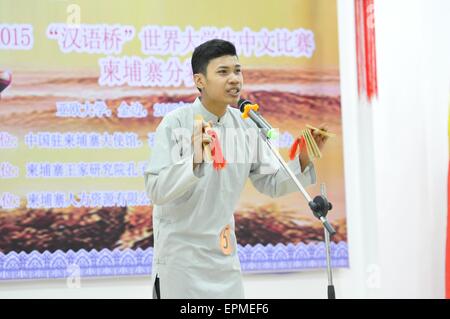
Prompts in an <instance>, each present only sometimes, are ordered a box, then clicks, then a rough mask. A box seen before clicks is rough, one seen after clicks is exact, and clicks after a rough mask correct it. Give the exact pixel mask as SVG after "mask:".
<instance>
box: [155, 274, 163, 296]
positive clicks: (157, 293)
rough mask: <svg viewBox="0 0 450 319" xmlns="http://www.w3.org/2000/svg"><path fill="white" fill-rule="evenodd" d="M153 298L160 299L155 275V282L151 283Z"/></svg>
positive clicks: (157, 278)
mask: <svg viewBox="0 0 450 319" xmlns="http://www.w3.org/2000/svg"><path fill="white" fill-rule="evenodd" d="M153 299H161V292H160V288H159V277H158V276H156V279H155V283H154V285H153Z"/></svg>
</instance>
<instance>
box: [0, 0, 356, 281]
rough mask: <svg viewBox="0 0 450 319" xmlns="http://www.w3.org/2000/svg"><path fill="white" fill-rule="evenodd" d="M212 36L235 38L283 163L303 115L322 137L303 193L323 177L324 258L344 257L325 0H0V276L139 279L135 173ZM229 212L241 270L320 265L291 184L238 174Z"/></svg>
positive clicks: (140, 182) (147, 204) (331, 43)
mask: <svg viewBox="0 0 450 319" xmlns="http://www.w3.org/2000/svg"><path fill="white" fill-rule="evenodd" d="M211 38H222V39H226V40H230V41H232V42H233V43H234V44H235V45H236V46H237V48H238V53H239V56H240V61H241V63H242V65H243V74H244V81H245V85H244V92H243V96H244V97H246V98H248V99H251V100H253V101H257V102H259V104H260V106H261V112H262V114H263V115H264V116H265V117H266V119H267V120H268V121H269V122H270V123H271V124H272V125H273V126H274V127H278V128H279V129H280V133H281V134H280V139H279V141H278V143H279V147H280V150H281V153H282V155H283V156H284V157H285V158H286V159H287V157H288V152H289V148H290V146H291V144H292V143H293V140H294V138H296V137H297V136H298V135H299V134H300V131H301V129H303V128H305V125H306V124H311V125H313V126H318V125H320V124H321V123H327V124H328V128H329V129H330V131H332V132H333V133H336V137H334V138H331V139H330V140H329V142H328V143H327V145H326V147H325V149H324V152H323V156H324V157H323V158H322V159H320V160H316V162H315V165H316V170H317V177H318V183H317V185H315V186H312V187H310V188H308V190H309V191H310V193H311V194H314V195H317V194H319V193H320V183H326V186H327V193H328V197H329V199H330V201H331V202H332V203H333V205H334V206H333V210H332V211H331V212H330V213H329V215H328V217H329V220H330V221H331V222H332V224H333V225H334V227H335V228H336V230H337V235H336V236H334V238H333V244H332V261H333V265H334V266H335V267H347V266H348V250H347V232H346V219H345V193H344V171H343V152H342V127H341V106H340V88H339V65H338V61H339V56H338V34H337V11H336V3H335V2H334V1H330V0H302V1H300V0H296V1H292V0H278V1H268V2H266V3H264V2H261V1H256V0H255V1H239V0H230V1H225V2H218V1H206V0H205V1H200V0H197V1H177V0H164V1H163V0H161V1H156V0H155V1H131V0H127V1H124V0H120V1H106V0H100V1H87V0H79V1H77V3H76V4H70V3H69V2H66V1H53V0H41V1H28V0H15V1H12V0H0V74H1V81H0V95H1V99H0V154H1V156H0V278H1V279H30V278H56V277H67V276H69V277H71V276H72V277H76V276H122V275H142V274H149V273H150V271H151V264H152V245H153V232H152V206H151V200H150V199H149V198H147V196H146V194H145V192H144V177H143V169H144V167H145V165H146V163H147V161H148V159H149V157H150V154H151V151H152V147H153V145H154V131H155V129H156V127H157V125H158V124H159V122H160V121H161V119H162V117H163V116H164V115H165V114H167V113H168V112H170V111H171V110H173V109H175V108H178V107H180V106H183V105H185V104H186V103H191V102H193V101H194V99H195V97H196V96H197V95H198V92H197V90H196V89H195V87H194V86H193V81H192V70H191V67H190V56H191V55H192V52H193V49H194V48H195V46H197V45H199V44H200V43H202V42H204V41H206V40H209V39H211ZM174 178H176V177H174ZM235 217H236V233H237V238H238V242H239V256H240V259H241V263H242V268H243V271H244V272H271V271H275V272H280V271H294V270H301V269H311V268H321V267H325V265H326V259H325V250H324V244H323V242H322V241H323V229H322V227H321V224H320V223H319V222H318V221H317V220H316V219H315V218H314V217H313V216H312V214H311V212H310V209H309V208H308V206H307V203H306V202H305V200H304V199H303V197H302V196H301V195H300V194H290V195H287V196H284V197H281V198H278V199H272V198H270V197H267V196H265V195H262V194H260V193H258V192H257V191H256V190H255V189H254V188H253V186H252V185H251V183H250V182H248V183H247V185H246V187H245V190H244V192H243V193H242V196H241V200H240V202H239V205H238V206H237V207H236V214H235Z"/></svg>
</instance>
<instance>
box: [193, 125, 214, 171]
mask: <svg viewBox="0 0 450 319" xmlns="http://www.w3.org/2000/svg"><path fill="white" fill-rule="evenodd" d="M208 126H211V122H209V123H207V122H205V121H204V120H198V119H195V120H194V133H193V134H192V144H193V146H194V162H193V168H194V169H195V167H196V166H197V165H200V164H201V163H203V162H204V160H205V157H206V156H208V155H206V154H205V153H209V152H211V151H210V148H209V147H210V144H211V142H212V140H211V137H210V136H209V135H208V134H206V133H205V128H206V127H208Z"/></svg>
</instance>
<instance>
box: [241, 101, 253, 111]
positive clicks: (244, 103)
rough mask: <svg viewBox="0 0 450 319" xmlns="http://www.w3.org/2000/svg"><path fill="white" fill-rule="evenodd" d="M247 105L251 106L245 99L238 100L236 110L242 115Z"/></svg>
mask: <svg viewBox="0 0 450 319" xmlns="http://www.w3.org/2000/svg"><path fill="white" fill-rule="evenodd" d="M247 104H253V103H252V102H250V101H249V100H246V99H240V100H239V102H238V108H239V110H240V111H241V113H244V107H245V106H246V105H247Z"/></svg>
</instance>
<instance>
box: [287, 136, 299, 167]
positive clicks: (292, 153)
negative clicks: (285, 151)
mask: <svg viewBox="0 0 450 319" xmlns="http://www.w3.org/2000/svg"><path fill="white" fill-rule="evenodd" d="M299 145H300V138H297V139H295V141H294V143H293V144H292V146H291V150H290V152H289V159H290V160H291V161H292V160H293V159H294V158H295V154H297V148H298V146H299Z"/></svg>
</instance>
